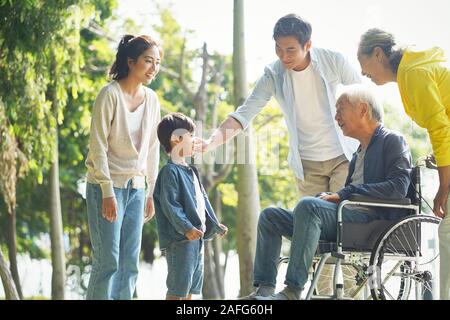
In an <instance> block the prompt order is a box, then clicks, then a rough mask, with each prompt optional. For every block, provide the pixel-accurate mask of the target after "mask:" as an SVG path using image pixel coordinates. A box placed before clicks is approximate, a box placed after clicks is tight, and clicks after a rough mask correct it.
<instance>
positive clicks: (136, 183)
mask: <svg viewBox="0 0 450 320" xmlns="http://www.w3.org/2000/svg"><path fill="white" fill-rule="evenodd" d="M161 58H162V50H161V47H160V46H159V45H158V43H157V42H156V41H155V40H154V39H152V38H151V37H149V36H138V37H134V36H132V35H126V36H124V37H123V38H122V40H121V41H120V44H119V47H118V50H117V54H116V60H115V62H114V64H113V66H112V68H111V71H110V75H111V76H112V81H111V82H110V83H109V84H107V85H106V86H105V87H103V88H102V90H101V91H100V93H99V94H98V96H97V99H96V101H95V104H94V106H93V109H92V122H91V131H90V139H89V154H88V156H87V160H86V166H87V168H88V175H87V187H86V201H87V212H88V220H89V231H90V235H91V242H92V253H93V261H92V271H91V277H90V280H89V286H88V290H87V299H131V298H132V297H133V293H134V290H135V286H136V279H137V275H138V267H139V252H140V248H141V238H142V226H143V223H144V219H151V218H152V217H153V215H154V207H153V198H152V195H153V189H154V184H155V181H156V177H157V173H158V164H159V142H158V138H157V134H156V128H157V124H158V123H159V121H160V117H161V116H160V106H159V101H158V97H157V96H156V94H155V92H154V91H153V90H151V89H149V88H147V87H146V86H145V85H148V84H150V83H151V82H152V81H153V79H155V77H156V75H157V74H158V71H159V67H160V62H161ZM144 207H145V209H144Z"/></svg>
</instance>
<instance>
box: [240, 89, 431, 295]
mask: <svg viewBox="0 0 450 320" xmlns="http://www.w3.org/2000/svg"><path fill="white" fill-rule="evenodd" d="M335 119H336V121H337V123H338V124H339V126H340V127H341V129H342V131H343V133H344V135H346V136H349V137H352V138H355V139H357V140H358V141H359V142H360V146H359V148H358V150H357V152H355V154H354V156H353V159H352V161H351V163H350V167H349V173H348V176H347V181H346V184H345V187H344V188H343V189H341V190H340V191H338V192H337V193H322V194H319V195H317V196H316V197H304V198H302V199H301V200H300V202H299V203H298V204H297V206H296V207H295V208H294V210H293V211H290V210H285V209H282V208H274V207H271V208H266V209H265V210H263V211H262V213H261V215H260V217H259V222H258V233H257V247H256V256H255V263H254V285H255V287H256V291H255V292H254V293H252V294H250V295H249V296H247V297H244V298H243V299H256V300H297V299H300V298H301V297H302V291H303V290H304V289H305V287H306V284H307V283H308V282H310V286H309V290H308V291H307V292H306V290H305V293H306V296H305V298H306V299H364V298H367V299H371V298H373V299H408V298H415V299H421V298H429V297H431V296H432V295H433V291H436V290H434V289H433V286H432V284H433V283H436V281H435V277H436V276H437V274H436V273H437V271H436V270H439V269H438V262H437V261H438V258H439V256H438V253H437V249H436V248H437V245H436V244H434V243H433V241H434V239H436V238H435V234H436V233H437V227H438V224H439V219H438V218H435V217H432V216H425V215H422V214H420V213H421V207H420V203H421V201H420V197H421V196H420V169H419V168H418V167H416V168H411V155H410V151H409V148H408V145H407V143H406V141H405V139H404V138H403V137H402V136H401V135H399V134H398V133H395V132H393V131H390V130H388V129H386V128H385V127H384V126H383V125H382V120H383V109H382V107H381V105H380V104H379V103H378V102H377V100H376V99H375V96H374V95H373V94H372V93H371V92H370V91H368V90H367V89H366V88H365V87H363V86H361V85H355V86H352V87H350V88H349V89H348V90H346V92H344V93H343V94H342V95H341V96H340V97H339V99H338V100H337V103H336V117H335ZM282 237H286V238H288V239H290V240H291V249H290V257H289V258H280V251H281V244H282ZM325 264H332V265H334V274H333V276H332V289H333V290H332V292H333V293H332V295H328V296H323V295H322V296H321V295H320V293H318V292H317V287H316V284H317V280H318V277H319V276H320V272H321V270H322V268H323V266H324V265H325ZM281 265H287V271H286V276H285V281H284V284H285V287H284V289H283V290H281V291H280V292H278V293H276V294H274V292H275V287H276V279H277V274H278V270H279V267H280V266H281ZM309 280H310V281H309Z"/></svg>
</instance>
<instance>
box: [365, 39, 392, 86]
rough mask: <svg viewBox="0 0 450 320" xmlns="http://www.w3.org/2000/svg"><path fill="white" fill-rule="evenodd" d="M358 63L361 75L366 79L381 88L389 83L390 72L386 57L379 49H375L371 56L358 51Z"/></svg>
mask: <svg viewBox="0 0 450 320" xmlns="http://www.w3.org/2000/svg"><path fill="white" fill-rule="evenodd" d="M358 61H359V64H360V65H361V73H362V75H363V76H366V77H368V78H369V79H370V80H372V81H373V82H374V83H375V84H376V85H379V86H381V85H383V84H385V83H387V82H390V81H391V76H392V71H391V70H390V67H389V62H388V61H387V58H386V55H385V54H384V53H383V51H382V50H381V49H380V48H375V49H374V51H373V52H372V54H371V55H367V54H364V53H361V52H360V51H358Z"/></svg>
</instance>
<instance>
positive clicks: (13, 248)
mask: <svg viewBox="0 0 450 320" xmlns="http://www.w3.org/2000/svg"><path fill="white" fill-rule="evenodd" d="M7 216H8V256H9V264H10V265H9V268H10V270H11V275H12V278H13V280H14V284H15V287H16V289H17V294H18V295H19V298H20V299H21V300H23V294H22V286H21V285H20V276H19V269H18V267H17V232H16V210H15V209H13V210H12V212H11V214H7Z"/></svg>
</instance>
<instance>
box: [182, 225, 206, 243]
mask: <svg viewBox="0 0 450 320" xmlns="http://www.w3.org/2000/svg"><path fill="white" fill-rule="evenodd" d="M184 235H185V236H186V238H188V240H197V239H200V238H201V237H203V232H202V231H200V230H198V229H197V228H196V227H194V228H192V229H191V230H189V231H188V232H186V233H185V234H184Z"/></svg>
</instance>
